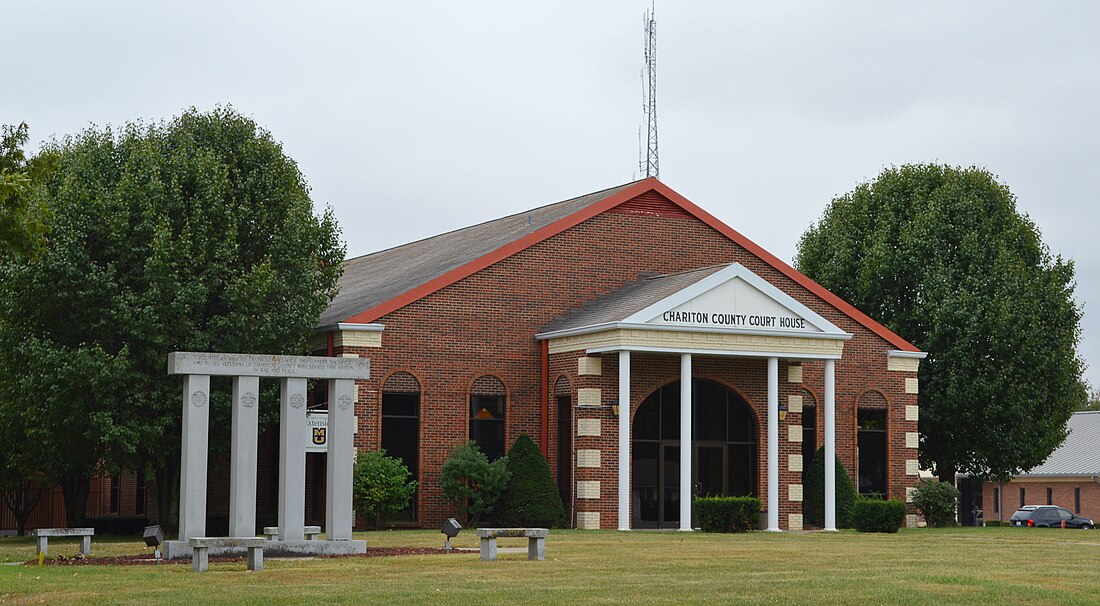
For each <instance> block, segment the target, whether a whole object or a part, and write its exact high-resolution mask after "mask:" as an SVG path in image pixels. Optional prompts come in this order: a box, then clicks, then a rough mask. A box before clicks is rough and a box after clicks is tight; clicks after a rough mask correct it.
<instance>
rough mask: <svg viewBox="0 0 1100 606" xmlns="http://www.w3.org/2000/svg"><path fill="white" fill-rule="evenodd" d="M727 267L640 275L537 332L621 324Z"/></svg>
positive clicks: (718, 266) (727, 264)
mask: <svg viewBox="0 0 1100 606" xmlns="http://www.w3.org/2000/svg"><path fill="white" fill-rule="evenodd" d="M729 266H730V264H729V263H726V264H724V265H715V266H712V267H704V268H702V269H693V270H690V271H684V272H680V273H676V274H668V275H652V274H651V275H643V276H641V277H639V278H638V280H636V281H634V282H631V283H630V284H627V285H626V286H624V287H622V288H620V289H618V290H615V291H612V292H611V293H609V294H607V295H606V296H603V297H600V298H598V299H595V300H593V301H590V302H588V303H586V304H584V305H583V306H581V307H580V308H579V309H576V310H574V311H572V312H570V313H569V314H566V315H565V316H563V317H560V318H555V319H554V320H553V321H552V322H550V323H549V324H547V325H546V326H544V327H543V328H542V330H541V331H540V332H544V333H546V332H556V331H559V330H569V329H572V328H581V327H582V326H593V325H597V324H605V323H608V322H621V321H622V320H625V319H626V318H629V317H630V316H631V315H633V314H635V313H637V312H639V311H641V310H643V309H645V308H647V307H649V306H650V305H653V304H654V303H657V302H659V301H661V300H663V299H665V298H666V297H669V296H672V295H674V294H676V293H677V292H679V291H681V290H683V289H685V288H687V287H689V286H691V285H692V284H695V283H696V282H698V281H699V280H702V279H703V278H706V277H707V276H709V275H711V274H714V273H715V272H718V271H721V270H723V269H725V268H727V267H729Z"/></svg>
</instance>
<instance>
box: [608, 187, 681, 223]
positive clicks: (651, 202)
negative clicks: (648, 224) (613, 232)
mask: <svg viewBox="0 0 1100 606" xmlns="http://www.w3.org/2000/svg"><path fill="white" fill-rule="evenodd" d="M611 212H613V213H623V214H628V215H650V216H653V217H686V216H688V213H687V211H685V210H684V209H682V208H680V207H679V206H676V205H675V204H673V203H672V202H670V201H669V199H668V198H666V197H664V196H662V195H661V194H659V193H657V192H655V191H647V192H645V193H644V194H641V195H640V196H638V197H636V198H632V199H630V200H627V201H626V202H623V203H622V204H620V205H618V206H616V207H615V208H612V209H611Z"/></svg>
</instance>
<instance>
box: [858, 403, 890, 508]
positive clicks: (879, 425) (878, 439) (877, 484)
mask: <svg viewBox="0 0 1100 606" xmlns="http://www.w3.org/2000/svg"><path fill="white" fill-rule="evenodd" d="M886 407H887V403H886V396H884V395H882V394H881V393H879V392H877V391H868V392H865V393H864V394H863V395H861V396H860V397H859V403H858V410H857V425H858V431H857V435H856V452H857V459H858V460H857V462H856V463H857V477H858V478H859V480H858V482H859V483H858V487H859V494H861V495H871V494H877V495H882V496H887V494H886V491H887V485H886V481H887V478H886V470H887V453H888V450H887V448H886V436H887V431H886Z"/></svg>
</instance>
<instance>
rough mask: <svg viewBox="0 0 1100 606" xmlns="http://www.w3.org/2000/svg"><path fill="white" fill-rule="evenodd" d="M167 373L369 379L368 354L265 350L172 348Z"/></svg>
mask: <svg viewBox="0 0 1100 606" xmlns="http://www.w3.org/2000/svg"><path fill="white" fill-rule="evenodd" d="M168 374H170V375H214V376H235V377H295V378H300V379H369V378H370V360H369V359H368V358H358V357H356V358H327V357H322V356H273V355H267V354H233V353H206V352H190V351H173V352H171V353H169V354H168Z"/></svg>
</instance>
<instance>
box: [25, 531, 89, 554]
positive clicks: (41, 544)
mask: <svg viewBox="0 0 1100 606" xmlns="http://www.w3.org/2000/svg"><path fill="white" fill-rule="evenodd" d="M93 535H95V529H94V528H38V529H36V530H32V531H31V536H34V537H38V551H39V552H40V553H43V554H47V553H49V548H50V537H80V553H82V554H84V555H91V553H92V536H93Z"/></svg>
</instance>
